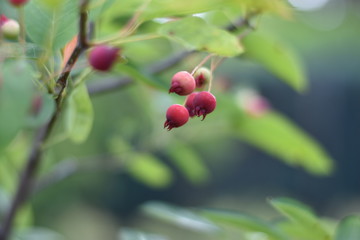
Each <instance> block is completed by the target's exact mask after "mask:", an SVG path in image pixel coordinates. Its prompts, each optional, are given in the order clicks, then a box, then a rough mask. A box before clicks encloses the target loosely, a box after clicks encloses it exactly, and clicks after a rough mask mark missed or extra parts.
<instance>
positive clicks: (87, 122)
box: [65, 83, 94, 143]
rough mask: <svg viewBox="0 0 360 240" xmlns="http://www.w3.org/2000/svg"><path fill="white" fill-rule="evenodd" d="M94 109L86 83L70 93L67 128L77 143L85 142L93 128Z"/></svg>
mask: <svg viewBox="0 0 360 240" xmlns="http://www.w3.org/2000/svg"><path fill="white" fill-rule="evenodd" d="M93 121H94V110H93V106H92V103H91V99H90V96H89V93H88V90H87V88H86V86H85V84H84V83H82V84H80V85H79V86H77V87H76V88H75V89H74V90H73V92H72V93H71V94H70V96H69V98H68V101H67V105H66V110H65V128H66V132H67V133H68V134H69V138H70V139H71V140H72V141H73V142H75V143H82V142H84V141H85V140H86V139H87V138H88V136H89V134H90V132H91V129H92V125H93Z"/></svg>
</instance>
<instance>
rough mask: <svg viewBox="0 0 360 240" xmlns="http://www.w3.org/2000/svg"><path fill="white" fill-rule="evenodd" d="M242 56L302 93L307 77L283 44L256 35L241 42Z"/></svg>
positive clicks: (290, 51)
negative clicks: (242, 45)
mask: <svg viewBox="0 0 360 240" xmlns="http://www.w3.org/2000/svg"><path fill="white" fill-rule="evenodd" d="M243 44H244V48H245V52H246V54H245V55H244V56H246V57H249V58H250V59H253V60H255V61H256V62H258V63H260V64H262V65H263V66H264V67H265V68H266V69H267V70H268V71H270V72H271V73H273V74H274V75H276V76H277V77H279V78H280V79H281V80H283V81H284V82H285V83H287V84H289V85H290V86H291V87H293V88H294V89H295V90H297V91H300V92H301V91H304V90H305V89H306V87H307V85H308V83H307V77H306V75H305V72H304V68H303V66H302V63H301V61H300V59H299V57H298V56H297V55H296V54H295V52H294V51H292V50H291V49H289V48H287V47H285V46H284V45H283V44H281V43H279V42H276V41H274V40H272V39H270V38H269V37H268V36H263V35H260V34H257V33H252V34H250V35H248V36H246V37H245V38H244V40H243Z"/></svg>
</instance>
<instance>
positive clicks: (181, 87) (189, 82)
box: [169, 71, 196, 96]
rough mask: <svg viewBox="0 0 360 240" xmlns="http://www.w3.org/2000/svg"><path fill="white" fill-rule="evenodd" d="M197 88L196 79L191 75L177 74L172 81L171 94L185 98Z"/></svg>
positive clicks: (185, 73)
mask: <svg viewBox="0 0 360 240" xmlns="http://www.w3.org/2000/svg"><path fill="white" fill-rule="evenodd" d="M195 86H196V84H195V79H194V77H193V76H192V75H191V74H190V73H188V72H186V71H181V72H177V73H176V74H175V75H174V76H173V77H172V79H171V87H170V89H169V93H172V92H174V93H176V94H178V95H180V96H185V95H188V94H190V93H192V92H193V91H194V89H195Z"/></svg>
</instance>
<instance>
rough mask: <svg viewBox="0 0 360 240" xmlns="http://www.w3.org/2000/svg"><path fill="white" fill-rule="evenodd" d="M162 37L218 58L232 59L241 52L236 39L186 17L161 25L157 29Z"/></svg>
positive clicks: (222, 31) (200, 20)
mask: <svg viewBox="0 0 360 240" xmlns="http://www.w3.org/2000/svg"><path fill="white" fill-rule="evenodd" d="M159 33H160V34H161V35H163V36H166V37H169V38H172V39H175V40H177V41H179V42H180V43H182V44H183V45H185V46H186V47H188V48H189V49H196V50H200V51H206V52H210V53H215V54H217V55H220V56H225V57H234V56H236V55H239V54H240V53H242V52H243V48H242V46H241V44H240V41H239V40H238V39H237V37H235V36H233V35H232V34H230V33H229V32H227V31H225V30H222V29H219V28H216V27H214V26H212V25H209V24H208V23H206V22H205V21H204V20H203V19H201V18H198V17H187V18H184V19H181V20H177V21H172V22H168V23H165V24H163V25H162V26H161V27H160V28H159Z"/></svg>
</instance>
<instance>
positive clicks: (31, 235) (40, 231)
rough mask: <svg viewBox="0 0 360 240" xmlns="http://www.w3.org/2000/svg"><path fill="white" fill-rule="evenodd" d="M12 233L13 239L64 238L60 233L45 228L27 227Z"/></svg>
mask: <svg viewBox="0 0 360 240" xmlns="http://www.w3.org/2000/svg"><path fill="white" fill-rule="evenodd" d="M14 235H15V236H14V237H13V240H65V238H64V237H63V236H61V235H60V234H58V233H56V232H54V231H52V230H50V229H46V228H29V229H26V230H22V231H18V232H16V233H15V234H14Z"/></svg>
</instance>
